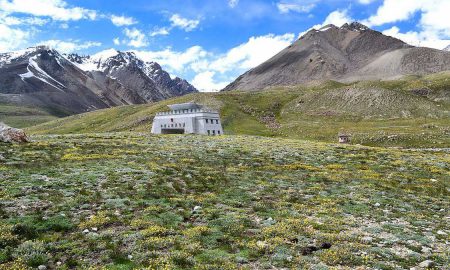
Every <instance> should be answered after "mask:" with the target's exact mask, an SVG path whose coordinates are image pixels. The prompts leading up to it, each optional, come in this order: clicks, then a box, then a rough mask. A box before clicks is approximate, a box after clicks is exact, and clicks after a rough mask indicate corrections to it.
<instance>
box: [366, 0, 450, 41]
mask: <svg viewBox="0 0 450 270" xmlns="http://www.w3.org/2000/svg"><path fill="white" fill-rule="evenodd" d="M448 10H450V1H449V0H409V1H398V0H384V2H383V4H382V5H381V6H380V7H379V8H378V10H377V12H376V14H374V15H372V16H370V17H369V18H368V19H367V20H366V21H364V23H365V24H367V25H369V26H381V25H385V24H388V23H395V22H400V21H406V20H409V19H411V18H413V16H415V15H416V14H417V13H418V14H419V15H420V20H419V22H418V24H417V29H418V30H416V31H409V32H407V33H401V32H400V30H399V29H398V28H395V27H392V28H391V29H388V30H386V33H389V34H391V35H392V36H395V37H398V38H400V39H404V40H405V41H406V42H408V43H414V44H413V45H417V44H418V43H419V41H420V43H421V45H422V46H429V47H433V48H438V49H441V48H442V47H441V45H442V44H444V43H445V42H448V40H449V38H450V19H449V18H448Z"/></svg>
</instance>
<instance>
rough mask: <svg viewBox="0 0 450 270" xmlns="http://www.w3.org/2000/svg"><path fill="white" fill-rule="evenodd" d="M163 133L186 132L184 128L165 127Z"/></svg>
mask: <svg viewBox="0 0 450 270" xmlns="http://www.w3.org/2000/svg"><path fill="white" fill-rule="evenodd" d="M161 134H184V128H163V129H161Z"/></svg>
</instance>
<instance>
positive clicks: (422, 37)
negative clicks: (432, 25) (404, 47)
mask: <svg viewBox="0 0 450 270" xmlns="http://www.w3.org/2000/svg"><path fill="white" fill-rule="evenodd" d="M383 34H385V35H388V36H393V37H396V38H398V39H401V40H403V41H404V42H406V43H408V44H410V45H413V46H421V47H430V48H435V49H442V48H445V46H447V45H449V44H450V39H441V38H439V37H438V36H437V35H435V33H433V32H426V31H423V32H415V31H408V32H406V33H401V32H400V29H399V28H398V27H397V26H393V27H392V28H390V29H387V30H385V31H383Z"/></svg>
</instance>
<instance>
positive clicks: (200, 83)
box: [191, 71, 228, 92]
mask: <svg viewBox="0 0 450 270" xmlns="http://www.w3.org/2000/svg"><path fill="white" fill-rule="evenodd" d="M215 75H216V72H214V71H204V72H201V73H198V74H197V75H195V77H194V79H193V80H192V82H191V83H192V85H194V86H195V88H197V89H198V90H199V91H202V92H205V91H208V92H211V91H212V92H216V91H219V90H221V89H223V88H225V86H227V85H228V82H217V81H215V79H214V76H215Z"/></svg>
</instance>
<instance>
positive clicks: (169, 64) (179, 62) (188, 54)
mask: <svg viewBox="0 0 450 270" xmlns="http://www.w3.org/2000/svg"><path fill="white" fill-rule="evenodd" d="M134 52H135V53H136V55H137V56H138V57H140V58H141V59H142V60H144V61H147V62H151V61H155V62H158V63H159V64H161V65H162V66H164V67H166V68H167V69H168V70H169V71H170V72H173V73H177V72H181V71H183V69H185V68H187V67H188V65H189V64H192V63H195V62H197V61H200V60H201V59H203V58H205V57H206V56H207V55H208V53H207V52H206V51H205V50H204V49H203V48H202V47H200V46H193V47H190V48H188V49H187V50H186V51H184V52H176V51H173V50H172V49H170V48H167V49H165V50H162V51H134Z"/></svg>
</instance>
